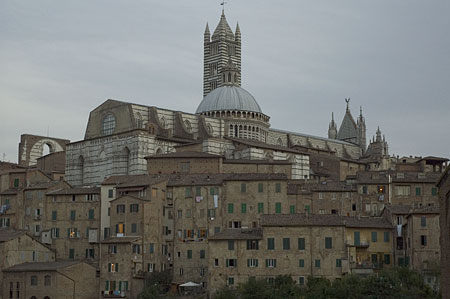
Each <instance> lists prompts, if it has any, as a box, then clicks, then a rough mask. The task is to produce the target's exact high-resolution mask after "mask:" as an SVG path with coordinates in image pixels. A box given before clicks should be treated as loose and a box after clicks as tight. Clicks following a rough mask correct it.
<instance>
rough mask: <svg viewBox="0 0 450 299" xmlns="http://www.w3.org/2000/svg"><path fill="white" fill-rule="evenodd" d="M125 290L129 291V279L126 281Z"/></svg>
mask: <svg viewBox="0 0 450 299" xmlns="http://www.w3.org/2000/svg"><path fill="white" fill-rule="evenodd" d="M125 291H128V280H127V281H125Z"/></svg>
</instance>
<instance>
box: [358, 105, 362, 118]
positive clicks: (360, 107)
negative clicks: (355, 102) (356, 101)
mask: <svg viewBox="0 0 450 299" xmlns="http://www.w3.org/2000/svg"><path fill="white" fill-rule="evenodd" d="M359 116H360V117H362V106H359Z"/></svg>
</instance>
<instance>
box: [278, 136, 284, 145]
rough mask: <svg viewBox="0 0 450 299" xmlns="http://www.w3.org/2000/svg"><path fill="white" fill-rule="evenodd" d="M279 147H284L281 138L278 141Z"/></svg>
mask: <svg viewBox="0 0 450 299" xmlns="http://www.w3.org/2000/svg"><path fill="white" fill-rule="evenodd" d="M277 145H279V146H283V140H282V139H281V137H280V138H278V140H277Z"/></svg>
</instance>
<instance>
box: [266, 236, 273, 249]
mask: <svg viewBox="0 0 450 299" xmlns="http://www.w3.org/2000/svg"><path fill="white" fill-rule="evenodd" d="M267 249H268V250H275V239H274V238H268V239H267Z"/></svg>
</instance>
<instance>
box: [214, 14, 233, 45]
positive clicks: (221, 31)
mask: <svg viewBox="0 0 450 299" xmlns="http://www.w3.org/2000/svg"><path fill="white" fill-rule="evenodd" d="M220 37H223V38H227V39H230V40H234V34H233V31H231V28H230V25H228V22H227V18H226V17H225V12H224V10H223V9H222V15H221V16H220V21H219V24H218V25H217V27H216V29H214V33H213V35H212V39H213V40H217V39H219V38H220Z"/></svg>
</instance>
